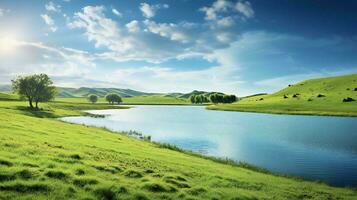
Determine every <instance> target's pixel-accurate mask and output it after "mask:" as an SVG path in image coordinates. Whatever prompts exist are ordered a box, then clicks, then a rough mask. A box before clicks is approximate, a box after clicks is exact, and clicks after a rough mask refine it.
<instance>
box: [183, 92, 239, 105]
mask: <svg viewBox="0 0 357 200" xmlns="http://www.w3.org/2000/svg"><path fill="white" fill-rule="evenodd" d="M237 100H238V98H237V97H236V96H235V95H226V94H219V93H214V94H211V95H209V96H206V95H203V94H199V95H191V96H190V101H191V103H196V104H201V103H209V102H212V103H214V104H217V103H233V102H235V101H237Z"/></svg>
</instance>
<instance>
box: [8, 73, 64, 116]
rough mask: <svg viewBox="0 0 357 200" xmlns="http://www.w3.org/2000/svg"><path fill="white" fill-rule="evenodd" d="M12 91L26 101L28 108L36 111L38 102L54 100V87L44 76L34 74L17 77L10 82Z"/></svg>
mask: <svg viewBox="0 0 357 200" xmlns="http://www.w3.org/2000/svg"><path fill="white" fill-rule="evenodd" d="M11 83H12V89H13V91H14V92H17V93H18V94H19V95H20V97H21V98H24V99H27V100H28V102H29V106H30V108H34V106H33V103H35V107H36V109H38V103H39V102H47V101H50V100H52V99H54V97H55V95H56V92H57V90H56V87H55V86H53V85H52V84H53V82H52V81H51V79H50V78H49V77H48V76H47V75H46V74H34V75H30V76H19V77H17V78H16V79H14V80H11Z"/></svg>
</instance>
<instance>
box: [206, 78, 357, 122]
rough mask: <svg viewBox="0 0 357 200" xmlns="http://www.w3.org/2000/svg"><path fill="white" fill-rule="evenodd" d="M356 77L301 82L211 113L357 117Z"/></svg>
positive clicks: (219, 106) (214, 108) (217, 108)
mask: <svg viewBox="0 0 357 200" xmlns="http://www.w3.org/2000/svg"><path fill="white" fill-rule="evenodd" d="M356 100H357V74H352V75H347V76H336V77H328V78H319V79H311V80H306V81H302V82H299V83H296V84H292V85H288V86H287V87H286V88H284V89H282V90H280V91H278V92H276V93H273V94H267V95H258V96H252V97H247V98H243V99H241V100H240V101H238V102H236V103H233V104H218V105H211V106H208V107H207V108H208V109H211V110H224V111H240V112H262V113H274V114H298V115H327V116H353V117H356V116H357V101H356Z"/></svg>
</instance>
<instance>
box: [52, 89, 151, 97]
mask: <svg viewBox="0 0 357 200" xmlns="http://www.w3.org/2000/svg"><path fill="white" fill-rule="evenodd" d="M108 93H116V94H118V95H120V96H121V97H134V96H152V95H157V93H147V92H140V91H136V90H131V89H119V88H88V87H81V88H66V87H59V93H58V94H57V96H58V97H86V96H88V95H90V94H95V95H97V96H99V97H104V96H105V95H106V94H108Z"/></svg>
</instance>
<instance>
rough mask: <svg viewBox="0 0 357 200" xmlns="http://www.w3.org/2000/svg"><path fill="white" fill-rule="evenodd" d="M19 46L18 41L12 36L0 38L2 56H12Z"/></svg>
mask: <svg viewBox="0 0 357 200" xmlns="http://www.w3.org/2000/svg"><path fill="white" fill-rule="evenodd" d="M17 46H18V42H17V40H16V39H15V38H14V37H12V36H4V37H1V36H0V54H11V53H13V52H14V51H15V50H16V47H17Z"/></svg>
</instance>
